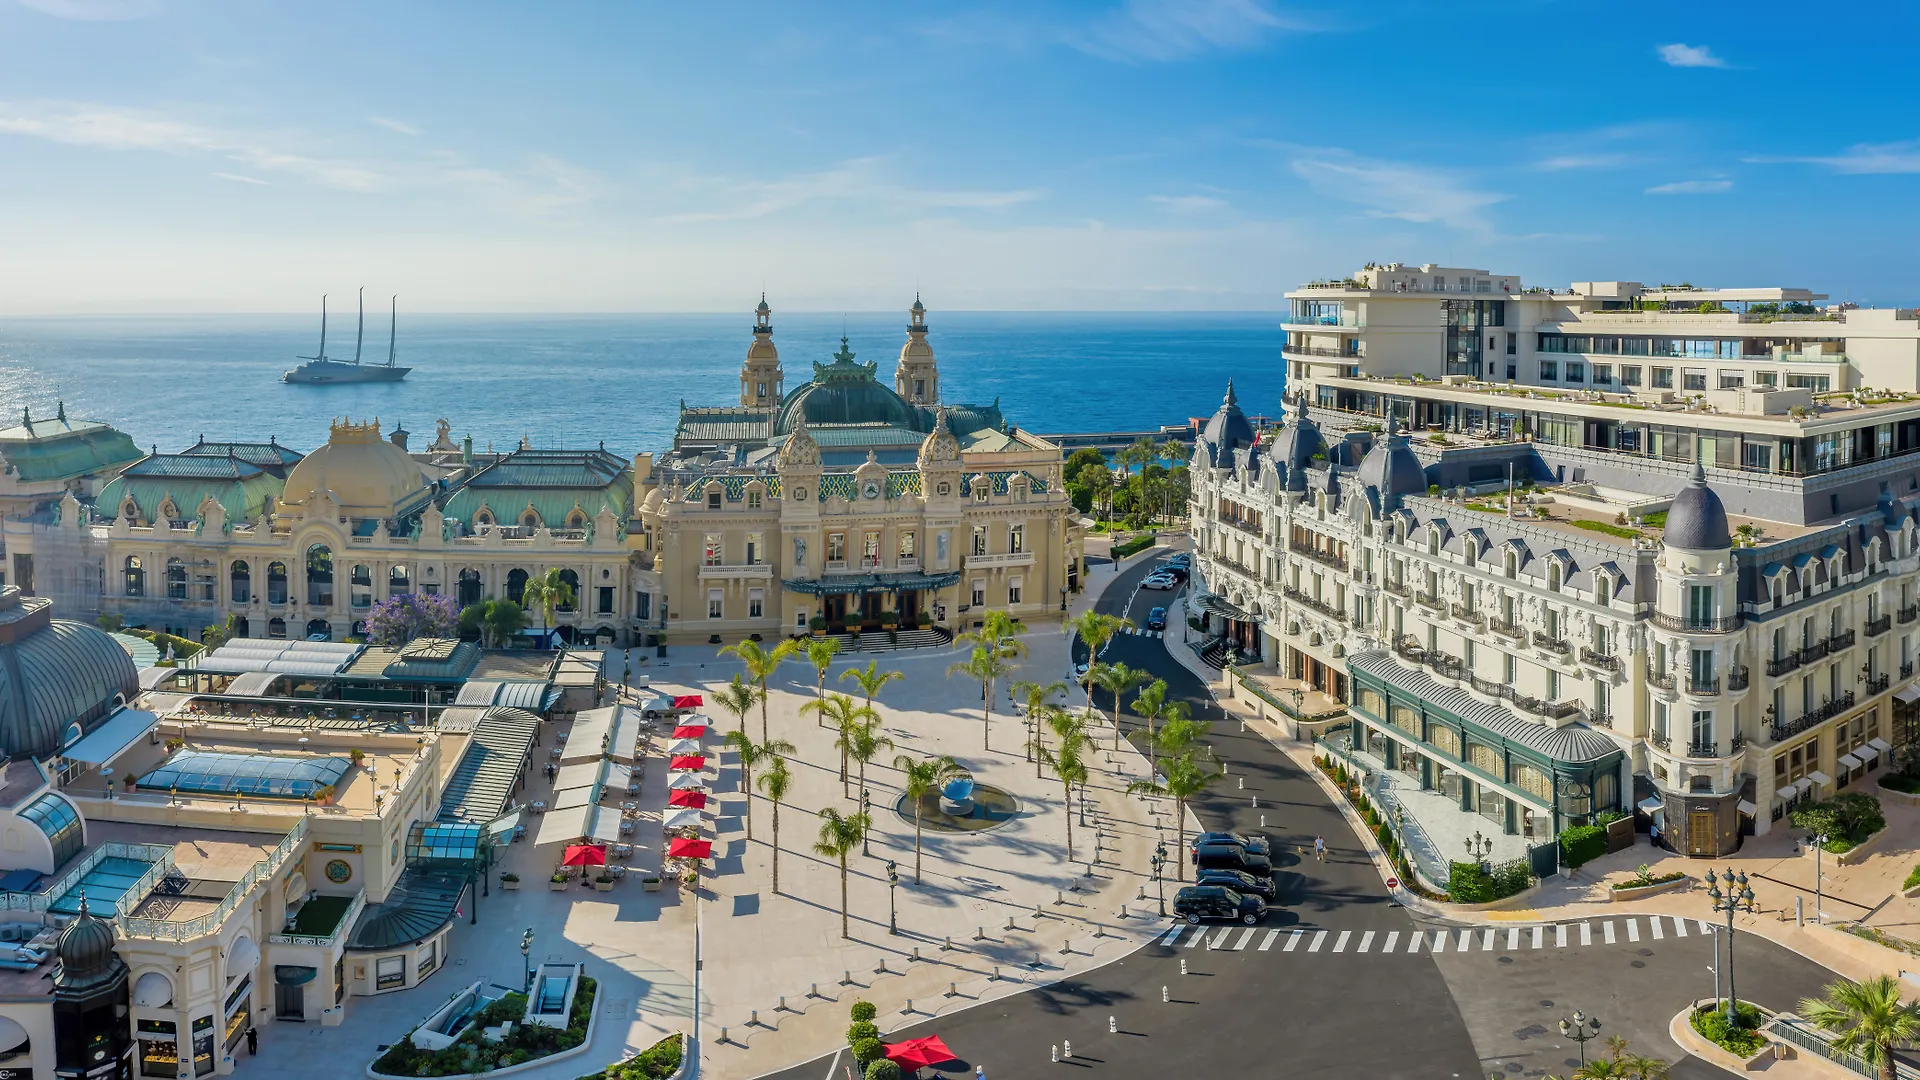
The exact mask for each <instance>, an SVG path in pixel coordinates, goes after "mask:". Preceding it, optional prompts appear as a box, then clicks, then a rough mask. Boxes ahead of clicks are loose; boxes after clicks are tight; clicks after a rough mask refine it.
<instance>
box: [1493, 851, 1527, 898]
mask: <svg viewBox="0 0 1920 1080" xmlns="http://www.w3.org/2000/svg"><path fill="white" fill-rule="evenodd" d="M1492 880H1493V898H1494V899H1495V900H1505V899H1506V898H1507V897H1509V896H1518V895H1520V894H1521V893H1523V892H1526V891H1527V890H1528V889H1530V888H1532V887H1533V870H1532V868H1531V867H1529V866H1528V865H1527V864H1526V861H1525V860H1523V859H1516V860H1514V861H1513V862H1506V863H1501V864H1500V865H1499V866H1496V867H1494V868H1493V874H1492Z"/></svg>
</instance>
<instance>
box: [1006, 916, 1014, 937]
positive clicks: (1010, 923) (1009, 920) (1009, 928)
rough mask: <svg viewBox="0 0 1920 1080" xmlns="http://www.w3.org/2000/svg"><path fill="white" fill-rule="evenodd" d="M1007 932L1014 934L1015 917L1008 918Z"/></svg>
mask: <svg viewBox="0 0 1920 1080" xmlns="http://www.w3.org/2000/svg"><path fill="white" fill-rule="evenodd" d="M1007 932H1008V933H1012V932H1013V916H1011V915H1009V916H1007Z"/></svg>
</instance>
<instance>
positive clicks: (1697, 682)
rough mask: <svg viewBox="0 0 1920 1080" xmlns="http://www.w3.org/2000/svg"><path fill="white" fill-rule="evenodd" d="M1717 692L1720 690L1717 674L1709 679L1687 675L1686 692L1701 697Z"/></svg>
mask: <svg viewBox="0 0 1920 1080" xmlns="http://www.w3.org/2000/svg"><path fill="white" fill-rule="evenodd" d="M1719 692H1720V678H1719V676H1715V677H1713V678H1711V679H1696V678H1694V677H1693V676H1691V675H1689V676H1687V693H1689V694H1698V695H1700V696H1702V697H1709V696H1712V695H1714V694H1718V693H1719Z"/></svg>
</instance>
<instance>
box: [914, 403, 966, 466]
mask: <svg viewBox="0 0 1920 1080" xmlns="http://www.w3.org/2000/svg"><path fill="white" fill-rule="evenodd" d="M919 460H920V469H921V471H922V472H925V471H926V470H927V469H929V468H933V467H937V466H940V465H958V464H960V440H959V439H956V438H954V437H953V430H952V429H951V428H949V427H948V426H947V410H946V409H944V408H942V409H940V410H939V411H938V412H936V413H935V414H934V422H933V431H932V432H931V433H929V434H928V435H927V437H926V438H925V439H924V440H922V441H921V443H920V459H919Z"/></svg>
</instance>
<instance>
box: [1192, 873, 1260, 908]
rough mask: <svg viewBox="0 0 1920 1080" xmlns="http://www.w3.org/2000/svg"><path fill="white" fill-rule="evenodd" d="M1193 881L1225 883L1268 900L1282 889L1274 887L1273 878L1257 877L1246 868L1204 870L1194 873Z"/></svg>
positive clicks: (1237, 889) (1238, 890)
mask: <svg viewBox="0 0 1920 1080" xmlns="http://www.w3.org/2000/svg"><path fill="white" fill-rule="evenodd" d="M1193 881H1194V884H1196V885H1223V886H1225V887H1227V888H1229V889H1232V890H1233V891H1234V892H1240V893H1246V894H1248V895H1250V896H1257V897H1259V898H1260V899H1262V900H1266V901H1268V902H1272V900H1273V898H1274V896H1275V895H1277V894H1278V893H1279V891H1280V890H1279V889H1276V888H1274V885H1273V879H1272V878H1267V877H1255V876H1253V875H1252V874H1249V873H1247V872H1246V871H1244V870H1202V871H1200V872H1199V873H1198V874H1195V875H1194V878H1193Z"/></svg>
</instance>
